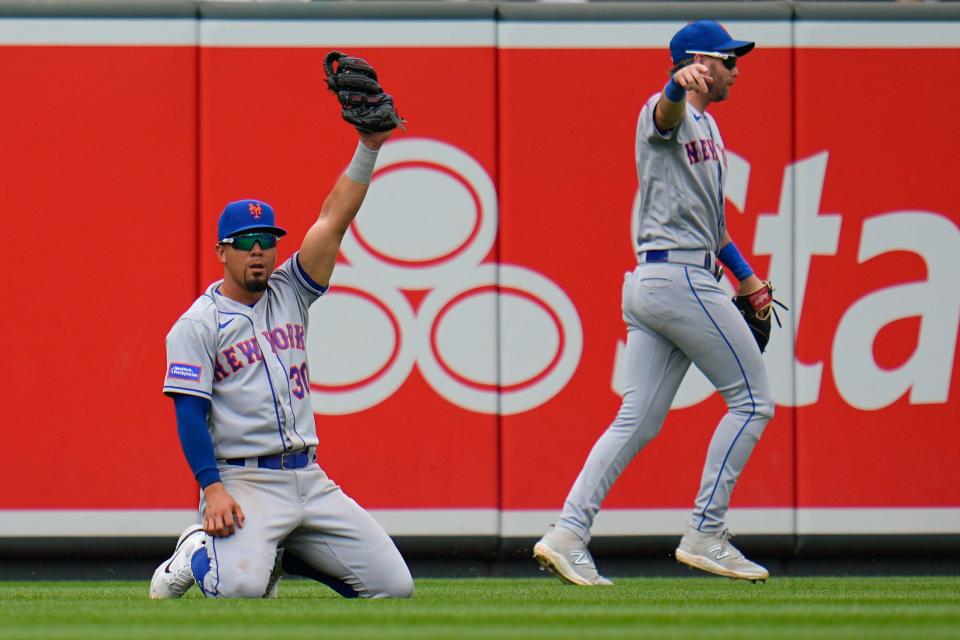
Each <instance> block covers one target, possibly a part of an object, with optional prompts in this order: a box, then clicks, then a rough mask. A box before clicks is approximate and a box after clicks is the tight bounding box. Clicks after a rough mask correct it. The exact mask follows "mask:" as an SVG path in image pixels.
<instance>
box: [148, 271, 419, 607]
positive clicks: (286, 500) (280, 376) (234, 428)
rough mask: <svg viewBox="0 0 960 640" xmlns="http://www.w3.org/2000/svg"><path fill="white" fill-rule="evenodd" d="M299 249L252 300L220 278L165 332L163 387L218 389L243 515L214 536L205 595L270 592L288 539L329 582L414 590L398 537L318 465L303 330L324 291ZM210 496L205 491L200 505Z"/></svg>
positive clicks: (374, 591)
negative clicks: (295, 460)
mask: <svg viewBox="0 0 960 640" xmlns="http://www.w3.org/2000/svg"><path fill="white" fill-rule="evenodd" d="M297 255H298V254H294V256H293V257H292V258H291V259H289V260H287V261H286V262H284V263H283V264H282V265H280V266H279V267H278V268H277V269H276V270H275V271H274V272H273V273H272V274H271V275H270V278H269V282H268V286H267V289H266V291H265V292H264V294H263V295H262V296H261V297H260V299H259V300H258V301H257V302H256V303H255V304H253V305H251V306H247V305H245V304H242V303H240V302H237V301H235V300H232V299H230V298H227V297H226V296H224V295H222V294H221V293H220V286H221V284H222V282H223V281H222V280H221V281H218V282H215V283H214V284H212V285H211V286H210V287H209V288H208V289H207V291H206V292H205V293H204V294H203V295H202V296H200V298H199V299H197V301H196V302H194V304H193V305H192V306H191V307H190V309H189V310H187V312H186V313H184V314H183V316H182V317H181V318H180V319H179V320H178V321H177V322H176V324H175V325H174V326H173V329H172V330H171V331H170V333H169V335H168V336H167V375H166V378H165V380H164V385H163V391H164V392H165V393H183V394H190V395H196V396H200V397H203V398H209V399H210V402H211V409H210V417H209V420H208V429H209V432H210V435H211V439H212V441H213V448H214V454H215V456H216V458H217V461H218V464H217V468H218V471H219V473H220V477H221V480H222V482H223V484H224V487H225V488H226V490H227V492H228V493H229V494H230V495H231V496H233V498H234V499H235V500H236V501H237V502H238V503H239V504H240V507H241V508H242V509H243V511H244V514H245V515H246V521H245V524H244V526H243V527H242V528H238V529H237V530H236V532H235V533H234V534H232V535H230V536H227V537H224V538H214V537H210V536H207V538H206V543H205V548H206V559H207V563H208V568H207V570H205V571H204V572H203V573H202V574H201V575H196V574H195V575H196V578H197V581H198V584H199V585H200V588H201V589H202V591H203V592H204V594H206V595H207V596H214V597H233V598H251V597H261V596H263V595H264V593H265V590H266V588H267V585H268V582H269V579H270V574H271V571H272V570H273V568H274V563H275V561H276V558H277V547H278V546H283V547H284V548H285V549H286V551H287V553H288V554H295V555H296V557H298V558H299V559H301V560H302V561H304V562H305V563H306V564H307V565H308V566H309V567H310V568H311V569H312V571H314V572H316V573H317V574H319V575H320V576H323V578H322V581H323V582H325V583H327V584H330V585H334V584H339V585H341V586H342V587H343V588H344V589H346V591H347V592H350V593H353V594H355V595H359V596H361V597H407V596H409V595H410V594H411V593H412V591H413V579H412V578H411V576H410V571H409V569H408V568H407V566H406V563H405V562H404V560H403V557H402V556H401V555H400V552H399V551H398V550H397V548H396V546H395V545H394V544H393V541H392V540H391V539H390V537H389V536H388V535H387V533H386V532H385V531H384V530H383V528H382V527H381V526H380V525H379V524H378V523H377V521H376V520H374V518H373V517H372V516H371V515H370V514H368V513H367V512H366V511H364V510H363V508H361V507H360V506H359V505H358V504H357V503H356V502H355V501H354V500H353V499H351V498H350V497H349V496H347V495H346V494H345V493H344V492H343V491H342V490H341V489H340V487H339V486H337V484H336V483H334V482H333V481H332V480H331V479H330V478H328V477H327V475H326V473H325V472H324V471H323V469H321V468H320V467H319V466H318V465H317V464H316V453H315V450H314V449H313V448H314V447H316V445H317V433H316V428H315V426H314V417H313V409H312V407H311V403H310V388H309V384H310V374H309V369H308V366H307V345H306V336H307V325H308V320H309V311H308V310H309V307H310V305H311V304H313V303H314V302H315V301H316V300H317V299H318V298H319V297H320V296H321V295H323V293H324V292H325V291H326V289H325V288H323V287H318V286H317V285H316V284H314V283H313V281H312V280H311V279H310V278H309V276H308V275H307V274H306V273H305V272H304V271H303V269H302V267H301V266H300V263H299V261H298V259H297ZM304 449H307V450H308V452H309V453H308V455H309V464H307V465H306V466H304V467H301V468H292V469H275V468H261V467H260V466H259V462H258V461H259V459H260V458H261V457H263V456H272V455H275V454H278V453H284V452H287V451H291V452H300V451H303V450H304ZM238 459H239V460H238ZM205 506H206V505H205V499H204V494H203V493H201V501H200V511H201V513H203V510H204V508H205ZM194 570H196V565H194ZM318 579H321V578H318Z"/></svg>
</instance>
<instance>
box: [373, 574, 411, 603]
mask: <svg viewBox="0 0 960 640" xmlns="http://www.w3.org/2000/svg"><path fill="white" fill-rule="evenodd" d="M368 590H369V593H368V594H366V595H367V597H370V598H409V597H411V596H412V595H413V578H412V577H411V576H410V573H409V572H406V574H405V575H397V574H392V575H389V576H383V577H382V579H381V580H379V581H378V583H377V584H375V585H372V588H370V587H368Z"/></svg>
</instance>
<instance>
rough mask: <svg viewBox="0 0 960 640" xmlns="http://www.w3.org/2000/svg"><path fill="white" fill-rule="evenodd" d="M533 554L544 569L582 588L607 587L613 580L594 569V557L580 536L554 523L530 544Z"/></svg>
mask: <svg viewBox="0 0 960 640" xmlns="http://www.w3.org/2000/svg"><path fill="white" fill-rule="evenodd" d="M533 557H534V559H535V560H536V561H537V562H539V563H540V566H541V567H542V568H543V569H547V570H548V571H550V572H551V573H552V574H553V575H555V576H557V577H558V578H560V579H561V580H563V581H564V582H568V583H570V584H576V585H581V586H585V587H598V586H603V587H609V586H612V585H613V582H611V581H610V580H607V579H606V578H604V577H603V576H602V575H600V574H599V573H598V572H597V566H596V564H594V562H593V556H591V555H590V552H589V551H587V545H586V544H584V542H583V540H581V539H580V536H578V535H577V534H575V533H574V532H573V531H570V530H569V529H565V528H564V527H559V526H555V527H553V529H552V530H550V531H548V532H547V534H546V535H545V536H543V537H542V538H540V542H538V543H537V544H535V545H534V546H533Z"/></svg>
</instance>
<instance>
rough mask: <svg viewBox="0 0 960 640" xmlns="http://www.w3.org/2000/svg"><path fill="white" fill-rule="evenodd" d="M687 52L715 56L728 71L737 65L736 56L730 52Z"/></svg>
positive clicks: (709, 56)
mask: <svg viewBox="0 0 960 640" xmlns="http://www.w3.org/2000/svg"><path fill="white" fill-rule="evenodd" d="M687 53H690V54H693V55H696V54H698V53H699V54H700V55H702V56H707V57H708V58H717V59H718V60H721V61H723V66H724V67H726V68H727V70H728V71H733V70H734V69H736V67H737V56H736V55H734V54H732V53H720V52H718V51H687Z"/></svg>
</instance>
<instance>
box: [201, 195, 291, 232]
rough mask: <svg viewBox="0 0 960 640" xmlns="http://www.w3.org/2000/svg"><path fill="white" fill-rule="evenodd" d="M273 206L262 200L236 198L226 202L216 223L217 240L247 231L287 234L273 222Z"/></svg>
mask: <svg viewBox="0 0 960 640" xmlns="http://www.w3.org/2000/svg"><path fill="white" fill-rule="evenodd" d="M274 222H275V218H274V215H273V207H271V206H270V205H268V204H267V203H266V202H263V201H262V200H237V201H235V202H229V203H227V206H226V207H224V209H223V213H221V214H220V221H219V222H218V223H217V240H218V241H219V240H223V239H224V238H229V237H230V236H235V235H237V234H238V233H244V232H247V231H265V232H267V233H272V234H273V235H275V236H277V237H278V238H279V237H280V236H284V235H286V234H287V230H286V229H281V228H280V227H278V226H276V225H275V224H274Z"/></svg>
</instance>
